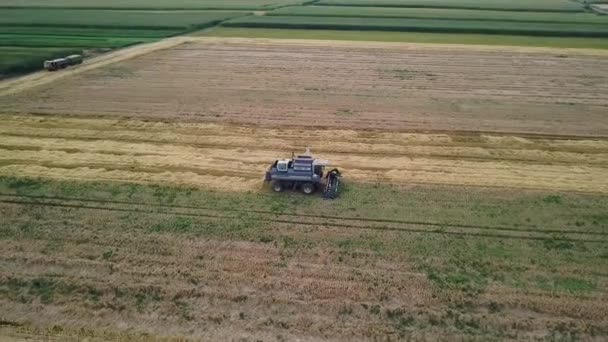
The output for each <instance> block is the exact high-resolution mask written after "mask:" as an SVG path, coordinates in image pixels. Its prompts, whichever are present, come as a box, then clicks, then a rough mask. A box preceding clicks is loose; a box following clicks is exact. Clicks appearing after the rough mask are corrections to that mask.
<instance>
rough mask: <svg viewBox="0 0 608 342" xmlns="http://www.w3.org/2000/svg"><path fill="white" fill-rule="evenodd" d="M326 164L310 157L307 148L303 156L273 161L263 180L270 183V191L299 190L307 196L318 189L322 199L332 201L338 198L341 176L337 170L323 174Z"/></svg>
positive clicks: (325, 161)
mask: <svg viewBox="0 0 608 342" xmlns="http://www.w3.org/2000/svg"><path fill="white" fill-rule="evenodd" d="M328 164H329V162H328V161H327V160H321V159H314V158H313V157H312V156H311V155H310V149H308V148H307V149H306V152H305V153H304V154H303V155H299V156H297V157H295V158H294V157H293V156H292V158H291V159H278V160H275V161H274V163H272V165H271V166H270V167H269V168H268V170H267V171H266V177H265V179H264V180H265V181H266V182H272V190H274V191H276V192H280V191H283V190H284V189H293V190H297V189H298V188H299V189H300V190H302V192H303V193H305V194H307V195H309V194H312V193H314V192H315V191H316V190H317V189H318V188H323V197H324V198H326V199H333V198H336V197H337V196H338V190H339V188H340V183H341V175H340V171H338V169H332V170H331V171H329V172H327V173H326V174H324V170H325V167H326V166H327V165H328ZM323 179H325V181H323Z"/></svg>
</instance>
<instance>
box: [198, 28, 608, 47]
mask: <svg viewBox="0 0 608 342" xmlns="http://www.w3.org/2000/svg"><path fill="white" fill-rule="evenodd" d="M194 34H195V35H199V36H212V37H242V38H276V39H322V40H351V41H372V42H373V41H376V42H410V43H434V44H474V45H508V46H538V47H555V48H594V49H608V40H607V39H605V38H572V37H532V36H514V35H491V34H464V33H453V34H444V33H424V32H383V31H343V30H298V29H293V30H282V29H264V28H239V27H220V28H214V29H213V30H210V31H204V32H196V33H194Z"/></svg>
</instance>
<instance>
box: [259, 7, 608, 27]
mask: <svg viewBox="0 0 608 342" xmlns="http://www.w3.org/2000/svg"><path fill="white" fill-rule="evenodd" d="M267 15H282V16H285V15H294V16H312V17H357V18H368V17H369V18H417V19H458V20H487V21H494V20H498V21H516V22H545V23H579V24H604V25H606V24H608V16H601V15H595V14H591V13H555V12H516V11H490V10H486V11H479V10H462V9H444V8H400V7H395V8H386V7H360V6H354V7H346V6H290V7H285V8H280V9H277V10H274V11H271V12H268V13H267Z"/></svg>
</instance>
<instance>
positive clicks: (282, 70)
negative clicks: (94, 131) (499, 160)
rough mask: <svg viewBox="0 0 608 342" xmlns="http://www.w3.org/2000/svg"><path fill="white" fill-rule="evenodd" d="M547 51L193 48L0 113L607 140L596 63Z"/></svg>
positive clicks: (239, 44)
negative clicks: (477, 132) (513, 133)
mask: <svg viewBox="0 0 608 342" xmlns="http://www.w3.org/2000/svg"><path fill="white" fill-rule="evenodd" d="M551 51H553V52H549V53H542V52H534V50H532V51H527V50H521V49H516V48H506V49H503V50H500V49H498V50H497V51H492V50H491V49H475V48H467V47H449V46H447V47H446V46H443V47H439V46H421V45H408V44H388V43H386V44H383V43H377V44H373V43H356V42H342V43H340V42H332V41H327V42H323V41H316V42H314V41H313V42H311V41H284V40H283V41H281V40H276V41H267V42H257V41H255V40H239V39H235V40H229V39H228V40H226V39H214V38H192V42H191V43H188V44H184V45H181V46H179V47H176V48H173V49H170V50H164V51H158V52H155V53H151V54H148V55H143V56H140V57H138V58H135V59H132V60H129V61H125V62H122V63H117V64H113V65H111V66H108V67H105V68H100V69H95V70H91V71H88V72H85V73H82V74H78V75H76V76H74V77H69V78H65V79H62V80H61V81H59V82H57V83H53V84H49V85H45V86H41V87H39V88H33V89H31V90H30V91H25V92H23V93H21V94H15V95H10V96H4V97H0V104H1V107H2V108H4V110H5V111H9V112H34V113H66V114H78V115H112V116H118V117H120V116H130V117H144V118H156V119H164V118H166V117H171V118H173V119H176V120H182V121H199V122H200V121H204V122H233V123H241V124H256V125H261V126H266V125H284V126H289V125H305V126H311V125H312V126H315V127H325V128H365V129H389V130H409V131H416V130H418V131H419V130H442V131H445V130H456V131H486V132H487V131H493V132H519V133H544V134H551V135H586V136H598V135H599V136H605V135H607V134H608V119H607V117H606V115H605V111H606V106H607V105H608V100H607V99H606V96H605V94H606V92H607V91H608V74H607V73H606V72H608V65H606V63H607V60H606V58H605V57H602V56H603V55H601V54H600V55H597V56H594V55H585V54H575V53H573V52H566V53H564V52H563V51H556V50H551ZM203 61H204V62H203ZM202 89H204V91H202ZM83 99H86V101H83Z"/></svg>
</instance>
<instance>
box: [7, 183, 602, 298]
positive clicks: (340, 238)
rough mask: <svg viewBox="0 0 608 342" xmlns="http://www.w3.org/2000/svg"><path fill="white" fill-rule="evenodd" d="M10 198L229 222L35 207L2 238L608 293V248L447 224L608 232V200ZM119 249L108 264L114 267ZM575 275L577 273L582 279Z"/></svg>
mask: <svg viewBox="0 0 608 342" xmlns="http://www.w3.org/2000/svg"><path fill="white" fill-rule="evenodd" d="M0 193H3V194H10V193H12V194H22V195H30V196H31V195H44V196H59V197H70V198H86V199H97V200H105V201H125V203H149V204H163V205H184V206H195V207H199V208H210V209H214V210H218V211H219V213H220V214H221V215H220V216H221V217H204V216H196V215H194V216H193V215H185V214H178V213H171V212H169V213H166V212H165V210H164V209H162V208H159V209H158V210H150V211H149V212H126V213H125V212H121V211H117V212H113V211H96V212H98V214H96V215H99V216H98V219H97V220H93V221H92V220H90V219H89V218H88V217H89V216H90V215H91V210H90V209H82V210H78V209H71V210H70V211H69V214H68V212H64V213H63V214H62V209H59V208H53V207H39V206H31V207H27V206H25V207H24V209H22V211H21V212H20V213H19V215H17V216H14V217H12V216H11V217H12V218H11V219H8V220H5V221H3V222H1V223H0V239H16V240H22V239H36V240H40V239H42V240H46V241H49V242H53V241H57V242H60V241H62V240H63V239H65V238H66V237H67V236H72V239H74V237H73V236H74V234H76V235H78V233H76V232H78V231H80V230H81V229H84V231H86V232H88V234H93V235H98V234H102V235H106V234H107V235H112V236H116V234H131V233H133V234H161V235H163V234H169V235H171V236H183V237H184V238H186V239H191V238H204V239H219V240H244V241H252V242H256V243H263V244H273V245H275V246H276V247H278V248H280V249H282V250H284V251H285V252H284V255H285V256H290V255H294V253H297V250H300V249H302V250H313V249H319V250H327V249H329V250H332V251H333V252H332V255H333V257H334V261H335V262H338V263H340V262H343V261H346V260H358V259H360V258H361V257H362V255H364V256H365V255H367V257H369V258H391V259H394V260H402V259H406V260H409V261H410V262H412V263H414V264H415V265H416V267H417V268H418V269H419V270H420V271H422V272H424V273H426V275H427V277H428V279H429V280H430V281H431V282H432V283H433V284H435V286H436V288H437V290H438V291H439V292H440V293H444V294H445V295H446V296H448V297H449V296H456V297H455V298H463V297H462V296H464V298H472V297H476V296H478V295H479V294H481V293H483V292H484V291H485V289H486V288H487V287H488V286H489V285H491V284H500V285H501V286H507V287H514V288H524V289H534V290H537V291H548V292H567V293H573V294H589V293H595V292H597V291H604V290H605V289H604V287H603V285H602V283H600V282H598V279H597V278H596V276H595V275H594V273H595V272H592V270H595V269H596V265H597V264H598V262H600V260H603V258H605V257H604V256H605V255H608V246H607V244H605V243H604V244H601V243H590V242H581V241H575V240H572V241H569V240H567V239H566V240H563V239H562V237H561V236H555V240H554V239H551V238H550V239H546V240H525V239H523V240H520V239H503V238H500V237H495V238H492V237H474V236H454V235H444V234H441V231H440V229H441V228H440V227H441V225H444V226H446V227H448V226H453V225H458V224H466V225H480V226H488V227H496V226H504V227H512V228H516V229H522V230H526V231H535V230H537V229H539V230H542V229H549V228H551V229H565V230H572V231H581V232H597V233H602V232H605V231H606V229H607V228H608V217H607V216H606V214H605V213H604V211H603V208H605V207H606V206H607V205H608V198H606V197H605V196H603V195H593V194H567V193H560V194H554V193H543V192H538V191H505V190H483V189H471V188H452V187H436V186H412V187H398V186H389V185H375V186H374V185H365V184H349V185H348V186H347V187H346V188H345V191H344V192H343V193H342V194H341V197H340V198H339V199H337V200H335V201H324V200H322V199H321V198H320V197H315V196H312V197H307V196H303V195H301V194H299V193H281V194H274V193H222V192H215V191H208V190H201V189H194V188H183V187H164V186H153V185H136V184H117V183H92V182H57V181H44V180H33V179H22V178H7V177H2V178H0ZM549 196H552V197H551V198H555V196H559V198H560V201H559V202H556V201H549V202H547V201H546V200H545V199H546V198H548V197H549ZM119 207H120V206H119ZM0 210H2V207H1V205H0ZM244 210H250V212H244ZM251 210H260V211H264V212H274V213H277V214H284V215H287V216H289V214H290V213H299V214H313V215H318V216H324V215H325V216H342V217H352V218H357V217H360V218H364V219H398V220H404V221H412V222H436V223H440V225H439V228H438V229H439V230H438V231H436V232H433V233H418V232H387V231H381V230H367V231H361V230H349V229H346V228H344V229H341V228H336V230H333V229H330V230H325V229H324V228H322V227H323V219H319V220H320V221H319V227H310V226H302V227H297V226H293V225H287V224H280V223H277V222H274V221H272V219H270V220H269V218H268V215H262V214H258V213H256V212H251ZM576 222H584V223H585V224H584V225H577V224H576ZM91 224H93V225H91ZM597 238H598V239H601V238H603V237H602V236H600V237H597ZM57 248H58V247H57V246H55V247H52V248H51V249H50V250H51V251H52V250H57ZM115 248H116V247H115V246H113V249H112V250H111V251H110V252H108V250H105V251H104V252H103V253H102V254H103V255H99V256H98V257H99V258H101V259H104V260H108V259H111V258H113V255H114V253H115ZM374 256H375V257H374ZM573 270H577V272H576V273H572V272H573ZM456 294H457V295H456Z"/></svg>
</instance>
